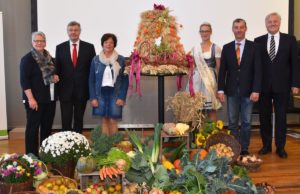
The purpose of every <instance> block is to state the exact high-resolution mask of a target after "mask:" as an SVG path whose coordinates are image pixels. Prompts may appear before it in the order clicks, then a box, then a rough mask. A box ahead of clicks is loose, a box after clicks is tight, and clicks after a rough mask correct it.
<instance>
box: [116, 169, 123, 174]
mask: <svg viewBox="0 0 300 194" xmlns="http://www.w3.org/2000/svg"><path fill="white" fill-rule="evenodd" d="M116 170H117V171H118V174H124V171H123V170H120V169H118V168H117V169H116Z"/></svg>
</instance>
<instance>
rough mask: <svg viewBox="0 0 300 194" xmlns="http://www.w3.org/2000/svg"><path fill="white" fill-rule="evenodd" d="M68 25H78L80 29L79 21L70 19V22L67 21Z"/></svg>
mask: <svg viewBox="0 0 300 194" xmlns="http://www.w3.org/2000/svg"><path fill="white" fill-rule="evenodd" d="M69 26H78V27H79V28H80V29H81V26H80V23H79V22H76V21H71V22H69V23H68V25H67V28H68V27H69Z"/></svg>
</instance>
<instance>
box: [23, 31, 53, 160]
mask: <svg viewBox="0 0 300 194" xmlns="http://www.w3.org/2000/svg"><path fill="white" fill-rule="evenodd" d="M45 47H46V36H45V34H44V33H43V32H33V33H32V49H31V51H30V52H28V53H27V54H26V55H25V56H23V57H22V59H21V63H20V82H21V87H22V92H23V103H24V105H25V110H26V118H27V123H26V131H25V149H26V150H25V151H26V153H32V154H34V155H36V156H38V145H39V143H41V142H42V141H43V140H44V139H46V138H47V137H48V136H49V135H50V134H51V129H52V123H53V118H54V114H55V107H56V92H55V85H56V83H57V82H58V81H59V77H58V76H57V75H56V74H55V66H54V61H53V58H52V56H51V55H50V53H49V52H48V51H47V50H46V49H45Z"/></svg>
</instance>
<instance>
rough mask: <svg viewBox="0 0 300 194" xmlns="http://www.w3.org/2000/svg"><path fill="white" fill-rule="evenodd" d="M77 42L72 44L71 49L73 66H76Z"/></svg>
mask: <svg viewBox="0 0 300 194" xmlns="http://www.w3.org/2000/svg"><path fill="white" fill-rule="evenodd" d="M76 46H77V44H73V51H72V62H73V66H74V67H76V64H77V49H76Z"/></svg>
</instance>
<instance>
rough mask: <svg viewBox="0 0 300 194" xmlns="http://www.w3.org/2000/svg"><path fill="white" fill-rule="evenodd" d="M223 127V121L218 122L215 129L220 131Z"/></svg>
mask: <svg viewBox="0 0 300 194" xmlns="http://www.w3.org/2000/svg"><path fill="white" fill-rule="evenodd" d="M223 126H224V124H223V121H221V120H218V121H217V123H216V127H217V128H218V129H220V130H221V129H223Z"/></svg>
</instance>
